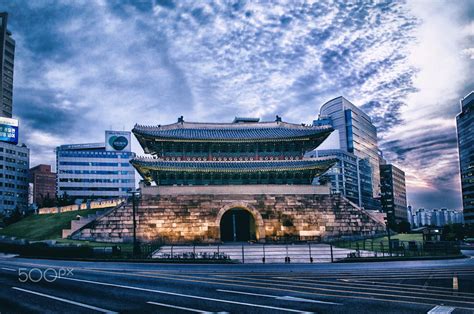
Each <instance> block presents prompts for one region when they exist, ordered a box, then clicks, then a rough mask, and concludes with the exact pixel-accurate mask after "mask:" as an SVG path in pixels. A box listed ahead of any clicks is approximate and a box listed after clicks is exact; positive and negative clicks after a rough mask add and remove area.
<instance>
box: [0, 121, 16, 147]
mask: <svg viewBox="0 0 474 314" xmlns="http://www.w3.org/2000/svg"><path fill="white" fill-rule="evenodd" d="M0 141H2V142H7V143H12V144H18V120H16V119H10V118H3V117H0Z"/></svg>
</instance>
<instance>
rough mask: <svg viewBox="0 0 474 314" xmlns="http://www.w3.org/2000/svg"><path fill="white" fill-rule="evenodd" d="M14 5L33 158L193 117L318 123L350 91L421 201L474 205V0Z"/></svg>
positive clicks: (25, 132) (18, 111)
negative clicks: (470, 121)
mask: <svg viewBox="0 0 474 314" xmlns="http://www.w3.org/2000/svg"><path fill="white" fill-rule="evenodd" d="M0 11H7V12H9V13H10V16H9V28H10V30H11V31H12V32H13V35H14V39H15V40H16V43H17V47H16V56H15V78H14V115H15V116H16V117H17V118H19V119H20V120H21V122H20V123H21V130H20V134H21V140H22V141H23V142H25V143H26V144H27V145H28V146H30V148H31V164H32V165H36V164H38V163H50V164H54V158H55V157H54V147H56V146H57V145H60V144H66V143H84V142H100V141H103V137H104V130H105V129H116V130H123V129H124V130H130V129H131V128H132V127H133V125H134V124H135V123H141V124H166V123H172V122H175V121H176V118H177V117H178V116H180V115H184V117H185V120H188V121H191V120H193V121H231V120H232V119H233V117H234V116H235V115H242V116H258V117H261V118H263V119H274V116H275V115H276V114H278V115H281V116H282V117H283V119H284V120H285V121H290V122H306V123H309V122H311V121H312V120H313V119H314V118H316V117H317V115H318V112H319V107H320V106H321V105H322V104H323V103H325V102H326V101H328V100H330V99H331V98H334V97H337V96H339V95H343V96H345V97H346V98H347V99H349V100H350V101H352V102H353V103H354V104H356V105H357V106H359V107H361V108H363V109H364V110H365V111H366V112H367V113H368V114H369V115H370V116H371V117H372V119H373V120H374V122H375V124H376V125H377V127H378V131H379V146H380V147H381V148H382V149H383V151H384V154H385V156H386V158H387V159H388V160H389V161H391V162H393V163H395V164H397V165H398V166H400V167H401V168H402V169H404V170H405V172H406V173H407V190H408V201H409V203H410V204H412V205H414V206H415V207H421V206H424V207H428V208H432V207H443V206H447V207H450V208H460V207H461V205H460V204H461V197H460V193H459V190H460V186H459V177H458V176H459V174H458V160H457V148H456V147H457V146H456V131H455V116H456V114H457V113H458V112H459V99H460V98H461V97H462V96H464V95H465V94H467V93H468V92H470V91H471V90H474V81H473V80H472V73H473V69H474V22H473V21H474V2H472V1H469V0H458V1H434V0H433V1H418V0H411V1H408V2H407V3H404V2H402V1H394V2H389V1H377V2H366V1H353V2H350V1H327V2H322V1H318V2H316V1H315V3H312V2H310V1H308V2H297V1H288V2H270V1H265V2H256V1H215V2H210V1H209V2H204V1H173V0H166V1H157V0H156V1H152V0H148V1H145V0H143V1H126V0H124V1H118V0H111V1H92V0H90V1H89V0H87V1H86V0H83V1H79V0H77V1H49V0H38V1H34V0H25V1H8V2H7V3H6V4H5V1H4V2H2V3H0ZM134 144H135V149H136V150H137V151H140V149H139V146H138V144H137V143H136V142H135V143H134Z"/></svg>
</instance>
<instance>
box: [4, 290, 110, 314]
mask: <svg viewBox="0 0 474 314" xmlns="http://www.w3.org/2000/svg"><path fill="white" fill-rule="evenodd" d="M12 289H15V290H18V291H23V292H26V293H31V294H35V295H39V296H41V297H45V298H49V299H53V300H57V301H61V302H64V303H69V304H73V305H77V306H80V307H85V308H88V309H91V310H94V311H98V312H102V313H109V314H117V313H118V312H114V311H111V310H106V309H103V308H100V307H96V306H92V305H89V304H84V303H80V302H76V301H71V300H67V299H63V298H60V297H55V296H52V295H48V294H44V293H41V292H36V291H32V290H26V289H22V288H18V287H12Z"/></svg>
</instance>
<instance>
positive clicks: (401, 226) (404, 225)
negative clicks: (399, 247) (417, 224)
mask: <svg viewBox="0 0 474 314" xmlns="http://www.w3.org/2000/svg"><path fill="white" fill-rule="evenodd" d="M396 228H397V231H398V232H401V233H407V232H410V230H411V225H410V223H409V222H408V221H405V220H402V221H400V222H399V223H398V224H397V227H396Z"/></svg>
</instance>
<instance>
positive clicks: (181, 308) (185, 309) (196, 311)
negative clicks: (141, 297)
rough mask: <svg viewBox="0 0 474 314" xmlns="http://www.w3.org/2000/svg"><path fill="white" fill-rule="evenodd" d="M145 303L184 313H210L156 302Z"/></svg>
mask: <svg viewBox="0 0 474 314" xmlns="http://www.w3.org/2000/svg"><path fill="white" fill-rule="evenodd" d="M147 303H148V304H153V305H158V306H163V307H170V308H173V309H178V310H184V311H188V312H195V313H203V314H209V313H212V312H208V311H202V310H196V309H192V308H190V307H184V306H177V305H172V304H165V303H158V302H152V301H148V302H147Z"/></svg>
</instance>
